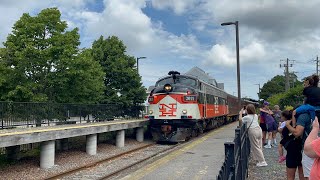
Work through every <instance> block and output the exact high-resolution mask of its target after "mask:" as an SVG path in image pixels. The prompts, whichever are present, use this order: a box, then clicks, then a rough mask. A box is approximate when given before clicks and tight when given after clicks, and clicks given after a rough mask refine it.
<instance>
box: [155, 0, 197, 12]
mask: <svg viewBox="0 0 320 180" xmlns="http://www.w3.org/2000/svg"><path fill="white" fill-rule="evenodd" d="M151 2H152V6H153V7H154V8H156V9H160V10H164V9H172V10H173V11H174V12H175V13H176V14H178V15H181V14H183V13H185V12H186V11H188V10H189V9H191V8H194V6H195V5H196V4H197V3H199V0H151Z"/></svg>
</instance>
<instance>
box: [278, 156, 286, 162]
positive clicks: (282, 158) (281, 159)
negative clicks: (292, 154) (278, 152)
mask: <svg viewBox="0 0 320 180" xmlns="http://www.w3.org/2000/svg"><path fill="white" fill-rule="evenodd" d="M285 160H286V157H285V156H280V157H279V161H278V162H279V163H282V162H283V161H285Z"/></svg>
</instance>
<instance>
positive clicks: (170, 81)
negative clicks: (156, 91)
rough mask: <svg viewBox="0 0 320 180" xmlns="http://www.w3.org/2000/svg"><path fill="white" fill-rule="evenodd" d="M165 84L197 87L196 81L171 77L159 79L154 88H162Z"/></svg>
mask: <svg viewBox="0 0 320 180" xmlns="http://www.w3.org/2000/svg"><path fill="white" fill-rule="evenodd" d="M165 84H182V85H185V86H191V87H197V81H196V80H195V79H192V78H188V77H184V76H177V77H176V78H175V79H173V77H168V78H165V79H161V80H159V81H158V82H157V84H156V86H157V87H158V86H164V85H165Z"/></svg>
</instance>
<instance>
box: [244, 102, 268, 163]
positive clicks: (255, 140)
mask: <svg viewBox="0 0 320 180" xmlns="http://www.w3.org/2000/svg"><path fill="white" fill-rule="evenodd" d="M246 110H247V115H246V116H244V117H242V114H243V113H244V109H241V111H240V112H239V120H240V121H242V122H243V123H245V124H246V125H247V128H248V135H249V139H250V146H251V153H252V158H253V160H255V161H257V162H258V163H257V166H259V167H262V166H267V165H268V164H267V163H266V161H265V159H264V155H263V152H262V129H261V128H260V125H259V122H258V115H257V114H256V109H255V107H254V105H253V104H248V105H247V108H246Z"/></svg>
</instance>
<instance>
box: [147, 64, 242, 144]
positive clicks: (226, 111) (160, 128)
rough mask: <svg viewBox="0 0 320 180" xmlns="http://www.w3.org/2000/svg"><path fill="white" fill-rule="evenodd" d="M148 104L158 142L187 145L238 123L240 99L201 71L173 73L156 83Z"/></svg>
mask: <svg viewBox="0 0 320 180" xmlns="http://www.w3.org/2000/svg"><path fill="white" fill-rule="evenodd" d="M148 102H149V106H148V110H149V113H148V118H149V120H150V128H151V133H152V136H153V139H154V140H155V141H170V142H179V141H185V140H187V139H189V138H191V137H192V136H197V135H198V134H199V133H202V132H203V131H204V130H205V129H212V128H215V127H218V126H221V125H223V124H226V123H227V122H228V121H234V120H236V119H237V115H238V112H239V109H238V108H237V104H238V100H237V97H235V96H232V95H229V94H227V93H226V92H225V91H224V90H223V84H221V83H220V84H219V83H217V82H216V81H215V80H214V79H212V78H210V76H208V75H207V74H206V73H205V72H204V71H203V70H201V69H199V68H197V67H195V68H193V69H191V70H190V71H189V72H187V73H186V74H184V75H181V74H180V73H179V72H177V71H170V72H169V73H168V76H166V77H163V78H161V79H159V80H158V81H157V82H156V84H155V87H154V88H153V89H152V90H151V92H150V95H149V97H148ZM247 103H248V102H247Z"/></svg>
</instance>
